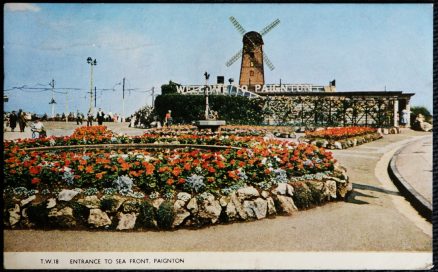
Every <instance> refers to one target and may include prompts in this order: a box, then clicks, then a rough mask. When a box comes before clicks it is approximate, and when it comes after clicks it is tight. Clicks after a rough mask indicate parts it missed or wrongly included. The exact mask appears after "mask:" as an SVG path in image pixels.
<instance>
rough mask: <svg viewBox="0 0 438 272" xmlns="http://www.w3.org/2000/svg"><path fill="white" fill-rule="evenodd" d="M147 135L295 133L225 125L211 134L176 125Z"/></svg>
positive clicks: (284, 129) (287, 135) (283, 135)
mask: <svg viewBox="0 0 438 272" xmlns="http://www.w3.org/2000/svg"><path fill="white" fill-rule="evenodd" d="M146 131H147V132H146V133H148V134H156V135H160V136H178V135H187V134H190V135H206V136H213V135H222V136H228V135H229V136H231V135H232V136H261V137H264V136H267V135H273V136H276V137H281V138H295V132H294V130H293V128H292V127H286V126H248V125H239V126H233V125H226V126H221V128H220V131H218V132H211V131H208V130H198V128H197V127H196V126H191V125H176V126H172V127H171V128H166V127H164V128H151V129H148V130H146Z"/></svg>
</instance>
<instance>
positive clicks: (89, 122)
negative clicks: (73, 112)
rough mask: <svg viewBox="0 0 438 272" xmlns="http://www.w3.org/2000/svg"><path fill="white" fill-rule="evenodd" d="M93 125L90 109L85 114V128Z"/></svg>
mask: <svg viewBox="0 0 438 272" xmlns="http://www.w3.org/2000/svg"><path fill="white" fill-rule="evenodd" d="M92 125H93V113H91V109H90V110H88V113H87V127H89V126H92Z"/></svg>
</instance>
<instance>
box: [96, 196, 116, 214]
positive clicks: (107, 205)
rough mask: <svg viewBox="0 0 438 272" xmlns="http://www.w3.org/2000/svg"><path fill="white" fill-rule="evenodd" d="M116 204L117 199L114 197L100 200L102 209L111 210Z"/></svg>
mask: <svg viewBox="0 0 438 272" xmlns="http://www.w3.org/2000/svg"><path fill="white" fill-rule="evenodd" d="M115 206H116V200H115V199H113V198H104V199H102V200H101V201H100V209H101V210H103V211H110V210H112V209H113V208H114V207H115Z"/></svg>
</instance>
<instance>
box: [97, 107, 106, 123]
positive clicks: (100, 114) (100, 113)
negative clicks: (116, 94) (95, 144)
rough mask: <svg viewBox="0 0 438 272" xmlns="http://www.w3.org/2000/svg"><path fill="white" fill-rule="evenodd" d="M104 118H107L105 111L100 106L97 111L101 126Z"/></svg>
mask: <svg viewBox="0 0 438 272" xmlns="http://www.w3.org/2000/svg"><path fill="white" fill-rule="evenodd" d="M103 119H105V113H103V111H102V109H101V108H99V111H98V112H97V124H98V125H99V126H101V125H102V124H103Z"/></svg>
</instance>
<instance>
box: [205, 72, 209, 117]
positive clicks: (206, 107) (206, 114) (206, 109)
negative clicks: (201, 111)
mask: <svg viewBox="0 0 438 272" xmlns="http://www.w3.org/2000/svg"><path fill="white" fill-rule="evenodd" d="M204 77H205V88H204V94H205V120H208V119H209V116H208V115H209V114H208V113H209V112H210V107H209V105H208V90H207V88H208V79H209V78H210V74H209V73H207V72H205V73H204Z"/></svg>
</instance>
